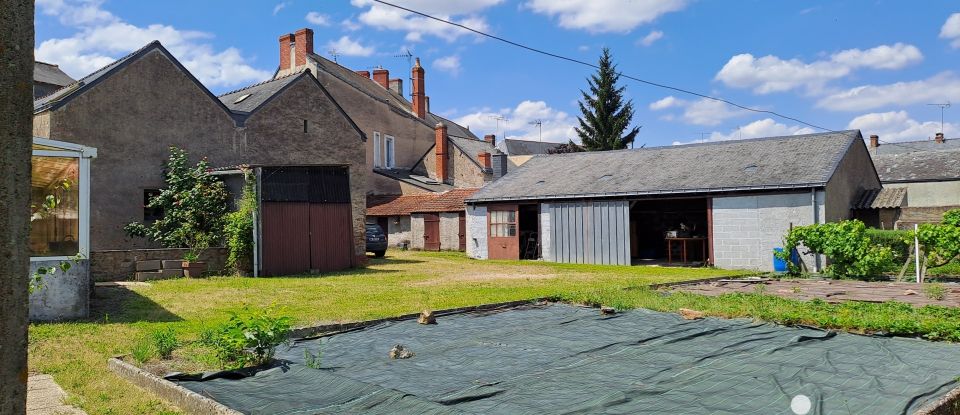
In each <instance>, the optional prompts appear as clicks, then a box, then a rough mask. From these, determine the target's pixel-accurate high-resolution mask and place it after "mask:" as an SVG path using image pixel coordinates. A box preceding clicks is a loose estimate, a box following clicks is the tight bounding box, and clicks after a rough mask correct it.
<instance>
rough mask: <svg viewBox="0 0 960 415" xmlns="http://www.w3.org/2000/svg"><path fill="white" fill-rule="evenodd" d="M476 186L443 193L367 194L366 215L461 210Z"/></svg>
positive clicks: (398, 214)
mask: <svg viewBox="0 0 960 415" xmlns="http://www.w3.org/2000/svg"><path fill="white" fill-rule="evenodd" d="M476 191H477V188H474V187H471V188H457V189H453V190H449V191H446V192H443V193H417V194H409V195H395V196H368V197H367V216H406V215H409V214H411V213H418V212H462V211H464V210H466V204H465V203H464V199H466V198H468V197H470V195H472V194H473V193H474V192H476Z"/></svg>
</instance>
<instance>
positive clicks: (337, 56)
mask: <svg viewBox="0 0 960 415" xmlns="http://www.w3.org/2000/svg"><path fill="white" fill-rule="evenodd" d="M327 53H329V54H330V56H333V63H338V62H337V59H338V58H339V57H340V52H337V50H336V49H330V50H328V51H327Z"/></svg>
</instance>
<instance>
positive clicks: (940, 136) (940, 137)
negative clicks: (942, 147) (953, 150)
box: [933, 133, 944, 144]
mask: <svg viewBox="0 0 960 415" xmlns="http://www.w3.org/2000/svg"><path fill="white" fill-rule="evenodd" d="M933 140H934V141H936V142H937V144H943V141H944V139H943V133H937V136H936V138H934V139H933Z"/></svg>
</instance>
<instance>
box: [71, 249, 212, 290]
mask: <svg viewBox="0 0 960 415" xmlns="http://www.w3.org/2000/svg"><path fill="white" fill-rule="evenodd" d="M187 251H188V249H184V248H180V249H178V248H170V249H132V250H126V251H121V250H115V251H93V252H91V253H90V278H93V280H94V281H98V282H99V281H131V280H133V279H134V273H135V272H136V263H137V261H147V260H153V259H182V258H183V255H184V254H186V253H187ZM227 254H228V252H227V248H210V249H208V250H206V251H204V252H203V254H201V255H200V260H201V261H204V262H206V263H207V271H210V272H215V273H224V272H225V271H224V268H225V267H226V263H227Z"/></svg>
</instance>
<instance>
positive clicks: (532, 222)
mask: <svg viewBox="0 0 960 415" xmlns="http://www.w3.org/2000/svg"><path fill="white" fill-rule="evenodd" d="M517 210H518V211H519V214H520V215H519V216H520V217H519V222H518V223H517V227H518V228H519V230H520V259H540V205H520V206H518V209H517Z"/></svg>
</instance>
